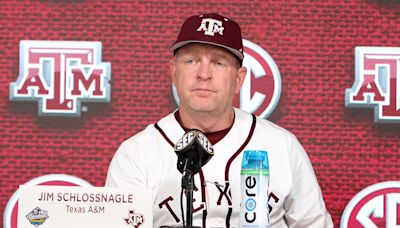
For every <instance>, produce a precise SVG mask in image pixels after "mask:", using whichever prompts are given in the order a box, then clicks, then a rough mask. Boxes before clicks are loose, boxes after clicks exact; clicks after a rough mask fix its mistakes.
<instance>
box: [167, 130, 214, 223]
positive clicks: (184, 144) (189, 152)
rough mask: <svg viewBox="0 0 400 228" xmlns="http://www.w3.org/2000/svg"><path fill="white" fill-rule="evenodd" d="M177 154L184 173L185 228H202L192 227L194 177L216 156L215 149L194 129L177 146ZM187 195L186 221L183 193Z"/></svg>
mask: <svg viewBox="0 0 400 228" xmlns="http://www.w3.org/2000/svg"><path fill="white" fill-rule="evenodd" d="M174 150H175V153H176V154H177V155H178V162H177V165H176V166H177V168H178V170H179V172H181V173H182V182H181V187H182V192H181V210H182V220H183V227H184V228H200V227H197V226H192V222H193V190H194V177H193V176H194V175H195V174H196V173H198V172H199V171H200V169H201V167H202V166H203V165H205V164H206V163H207V162H208V161H209V160H210V159H211V157H212V156H213V155H214V149H213V147H212V145H211V143H210V141H208V139H207V137H206V136H205V135H204V133H203V132H201V131H200V130H197V129H192V130H190V131H188V132H186V133H185V134H184V135H183V137H182V138H181V139H179V141H178V142H177V143H176V144H175V147H174ZM183 191H184V192H185V195H186V199H187V200H186V219H187V222H186V224H185V217H184V216H183V206H182V193H183Z"/></svg>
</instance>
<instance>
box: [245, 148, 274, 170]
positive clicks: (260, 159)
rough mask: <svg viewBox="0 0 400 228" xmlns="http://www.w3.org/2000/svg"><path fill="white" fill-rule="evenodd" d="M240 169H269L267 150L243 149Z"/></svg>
mask: <svg viewBox="0 0 400 228" xmlns="http://www.w3.org/2000/svg"><path fill="white" fill-rule="evenodd" d="M242 169H267V170H269V163H268V152H267V151H265V150H245V151H244V153H243V158H242Z"/></svg>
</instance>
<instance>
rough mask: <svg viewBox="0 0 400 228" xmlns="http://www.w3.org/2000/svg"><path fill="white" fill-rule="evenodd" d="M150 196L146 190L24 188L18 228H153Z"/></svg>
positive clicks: (22, 187)
mask: <svg viewBox="0 0 400 228" xmlns="http://www.w3.org/2000/svg"><path fill="white" fill-rule="evenodd" d="M151 196H152V192H151V190H149V189H146V188H106V187H79V186H77V187H75V186H43V185H37V186H24V185H21V186H20V188H19V199H18V228H38V227H39V228H54V227H57V228H71V227H76V228H110V227H113V228H129V227H140V228H146V227H149V228H150V227H152V226H153V214H152V213H153V208H152V205H153V202H152V197H151Z"/></svg>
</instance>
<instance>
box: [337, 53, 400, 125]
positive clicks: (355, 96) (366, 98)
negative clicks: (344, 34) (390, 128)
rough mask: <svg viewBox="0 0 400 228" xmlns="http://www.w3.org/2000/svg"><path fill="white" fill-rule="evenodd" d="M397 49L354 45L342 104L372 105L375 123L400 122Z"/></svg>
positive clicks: (368, 106)
mask: <svg viewBox="0 0 400 228" xmlns="http://www.w3.org/2000/svg"><path fill="white" fill-rule="evenodd" d="M399 63H400V48H394V47H356V50H355V81H354V84H353V87H352V88H349V89H346V92H345V105H346V107H364V108H374V111H375V122H400V64H399Z"/></svg>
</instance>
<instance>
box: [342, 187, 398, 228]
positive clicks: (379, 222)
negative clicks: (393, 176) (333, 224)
mask: <svg viewBox="0 0 400 228" xmlns="http://www.w3.org/2000/svg"><path fill="white" fill-rule="evenodd" d="M399 209H400V182H399V181H388V182H382V183H378V184H374V185H371V186H369V187H367V188H366V189H364V190H362V191H361V192H359V193H358V194H357V195H356V196H354V197H353V199H351V201H350V202H349V204H348V205H347V206H346V208H345V210H344V211H343V215H342V219H341V223H340V227H341V228H348V227H349V228H362V227H368V228H369V227H371V228H373V227H400V210H399Z"/></svg>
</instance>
